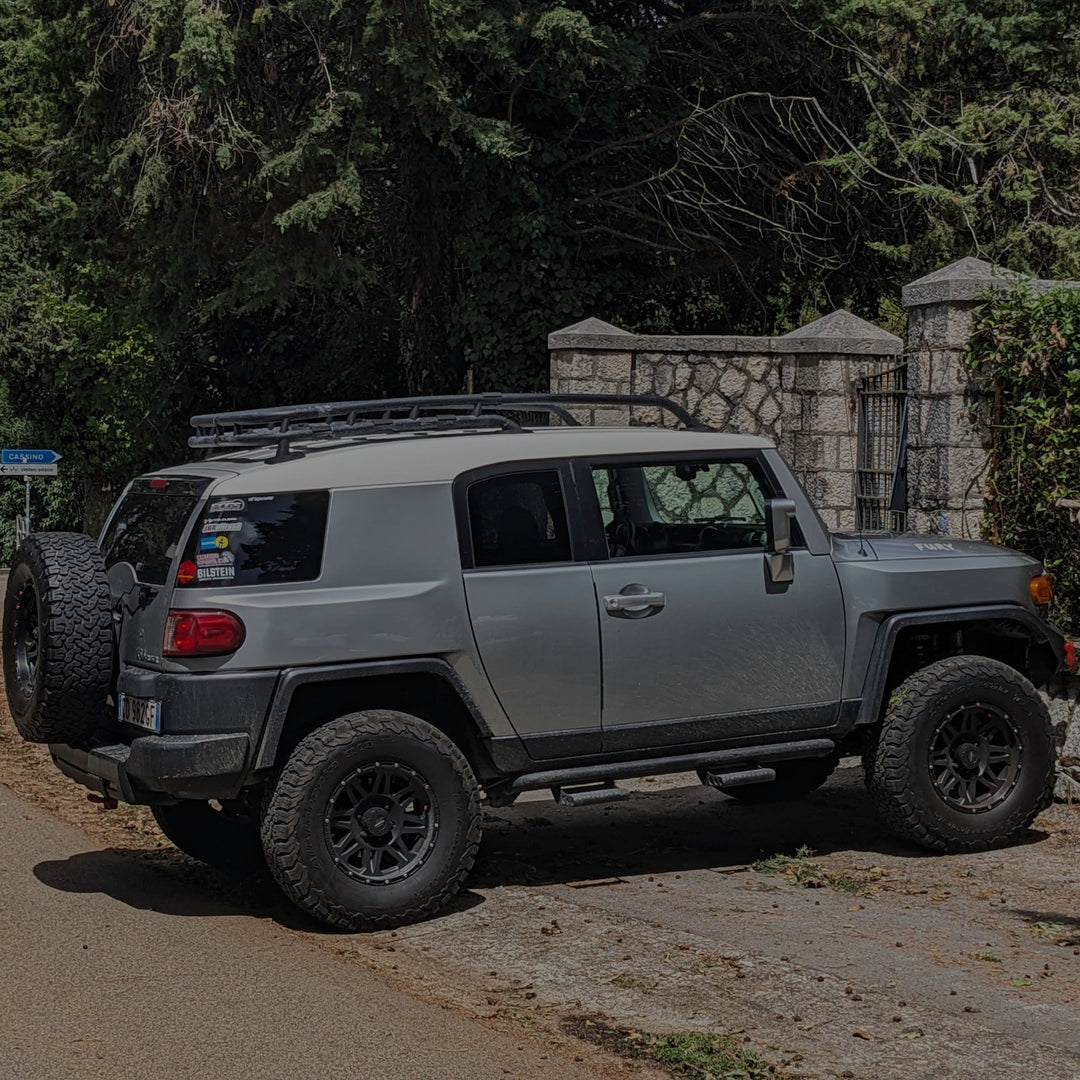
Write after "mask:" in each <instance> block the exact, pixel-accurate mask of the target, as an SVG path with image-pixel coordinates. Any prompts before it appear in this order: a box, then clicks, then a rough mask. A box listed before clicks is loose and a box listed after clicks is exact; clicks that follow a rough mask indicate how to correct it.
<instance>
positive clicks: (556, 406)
mask: <svg viewBox="0 0 1080 1080" xmlns="http://www.w3.org/2000/svg"><path fill="white" fill-rule="evenodd" d="M612 407H617V408H619V409H621V410H622V411H623V414H624V415H623V418H624V420H625V417H626V416H631V417H633V419H634V420H636V421H647V422H645V423H637V424H636V425H632V426H612V425H609V424H605V423H603V422H602V421H603V419H604V416H605V414H606V412H607V411H608V410H609V409H610V408H612ZM583 421H584V422H583ZM192 424H193V425H194V427H195V429H196V433H195V435H194V436H192V438H191V439H190V444H191V446H192V447H194V448H196V449H199V450H201V451H202V452H203V456H202V457H201V458H200V459H199V460H193V461H191V462H189V463H187V464H185V465H182V466H178V467H175V468H169V469H164V470H162V471H160V472H157V473H154V474H153V475H148V476H144V477H140V478H139V479H137V480H135V481H133V482H132V483H131V484H130V485H129V486H128V488H127V489H126V490H125V492H124V494H123V495H122V496H121V498H120V499H119V501H118V502H117V504H116V506H115V508H114V509H113V511H112V513H111V515H110V517H109V519H108V521H107V522H106V524H105V527H104V529H103V531H102V533H101V536H100V538H99V539H98V541H97V542H95V541H94V540H92V539H91V538H90V537H87V536H83V535H81V534H75V533H37V534H33V535H32V536H30V537H29V539H27V540H26V541H25V542H24V543H23V544H22V545H21V547H20V548H19V550H18V552H17V555H16V557H15V559H14V565H13V566H12V568H11V572H10V576H9V579H8V588H7V596H6V603H5V609H4V644H3V660H4V676H5V681H6V685H7V692H8V698H9V702H10V707H11V712H12V714H13V717H14V720H15V723H16V725H17V726H18V729H19V731H20V732H21V733H22V735H23V736H24V737H25V738H27V739H30V740H34V741H38V742H46V743H48V744H49V745H50V751H51V753H52V757H53V760H54V761H55V763H56V765H57V766H58V767H59V768H60V769H61V770H62V771H63V772H64V773H65V774H66V775H68V776H69V777H71V778H73V779H75V780H76V781H78V782H79V783H81V784H83V785H85V786H86V787H88V788H90V789H91V791H93V792H95V793H96V797H98V798H99V799H102V800H104V801H107V802H111V801H113V800H124V801H126V802H129V803H144V804H149V805H150V806H151V808H152V810H153V813H154V814H155V816H156V818H157V821H158V822H159V824H160V826H161V828H162V830H163V831H164V832H165V834H166V836H168V837H169V838H170V839H171V840H172V841H173V842H174V843H175V844H176V845H177V846H178V847H180V848H181V849H183V850H184V851H187V852H189V853H190V854H192V855H194V856H196V857H197V858H200V859H203V860H206V861H208V862H211V863H218V864H226V865H232V866H236V865H243V864H244V863H245V862H246V861H248V860H251V859H255V858H258V859H260V860H261V859H265V861H266V863H267V864H268V865H269V867H270V870H271V871H272V873H273V875H274V877H275V878H276V879H277V881H278V883H279V884H280V885H281V887H282V888H283V889H284V891H285V893H286V894H287V895H288V896H289V897H290V898H291V899H292V900H293V901H294V902H295V903H296V904H298V905H299V906H300V907H301V908H302V909H304V910H305V911H307V912H309V913H310V914H311V915H313V916H314V917H316V918H317V919H321V920H323V921H324V922H326V923H329V924H332V925H334V926H337V927H341V928H345V929H352V930H357V929H369V928H384V927H389V926H394V925H398V924H401V923H405V922H409V921H412V920H416V919H422V918H425V917H427V916H429V915H431V914H432V913H434V912H435V911H436V910H438V908H439V907H440V906H441V905H443V904H444V903H445V902H446V901H447V900H448V899H449V898H450V897H451V896H453V895H454V893H455V892H456V891H457V890H458V889H459V888H460V886H461V883H462V881H463V879H464V878H465V876H466V874H467V873H468V871H469V869H470V868H471V866H472V864H473V860H474V858H475V855H476V851H477V847H478V845H479V842H480V824H481V802H482V800H483V799H486V800H487V801H488V802H489V803H490V804H492V805H496V806H505V805H507V804H509V803H510V802H512V801H513V800H514V799H515V798H516V797H517V796H518V794H519V793H521V792H524V791H532V790H540V789H551V791H552V793H553V795H554V797H555V798H556V799H558V800H559V801H560V802H561V803H564V804H569V805H573V806H576V805H586V804H591V803H599V802H605V801H609V800H614V799H618V798H621V797H625V795H626V791H625V789H621V788H619V786H618V782H619V780H620V779H623V778H627V777H635V776H642V775H653V774H658V773H665V772H668V773H674V772H685V771H693V772H696V773H697V774H698V776H699V777H700V778H701V780H702V782H703V783H705V784H708V785H711V786H712V787H714V788H717V789H719V790H721V791H723V792H725V793H728V794H730V795H732V796H734V797H736V798H739V799H743V800H748V801H766V800H778V799H784V798H793V797H798V796H801V795H804V794H806V793H807V792H809V791H811V790H813V789H814V788H816V787H818V786H819V785H820V784H822V783H823V782H824V781H825V779H826V778H827V777H828V776H829V773H830V772H831V771H832V769H833V768H834V767H835V766H836V763H837V761H838V759H839V757H840V756H841V755H845V754H852V753H860V754H862V755H863V759H864V761H865V765H866V778H867V785H868V788H869V791H870V795H871V798H872V800H873V802H874V803H875V805H876V807H877V809H878V811H879V812H880V814H881V817H882V819H883V821H884V823H885V824H886V825H887V826H888V827H889V828H890V829H892V830H893V831H894V832H895V833H897V834H899V835H900V836H901V837H903V838H905V839H907V840H909V841H912V842H914V843H916V844H919V845H922V846H924V847H927V848H931V849H934V850H938V851H972V850H978V849H981V848H985V847H987V846H989V845H991V844H1000V843H1006V842H1008V841H1011V840H1014V839H1015V838H1016V837H1018V836H1019V835H1021V834H1022V832H1023V831H1024V830H1025V829H1026V828H1027V827H1028V825H1029V824H1030V823H1031V821H1032V819H1033V818H1034V817H1035V815H1036V814H1037V813H1038V812H1039V811H1040V810H1041V809H1042V808H1043V807H1044V806H1046V804H1047V803H1048V801H1049V800H1050V798H1051V793H1052V785H1053V773H1054V748H1053V745H1052V741H1051V736H1050V728H1049V720H1048V716H1047V711H1046V708H1045V706H1044V704H1043V702H1042V699H1041V697H1040V695H1039V694H1038V693H1037V692H1036V689H1035V688H1036V687H1037V686H1040V685H1042V684H1044V683H1045V682H1046V681H1047V680H1048V679H1049V678H1050V677H1051V676H1052V675H1053V674H1054V673H1055V672H1056V671H1057V670H1059V668H1060V667H1061V666H1062V664H1063V661H1064V657H1065V646H1064V642H1063V639H1062V635H1061V634H1060V633H1059V631H1058V630H1057V629H1056V628H1055V627H1054V626H1052V625H1051V624H1049V623H1047V622H1046V621H1044V615H1045V613H1046V606H1047V604H1048V603H1049V601H1050V582H1049V579H1048V578H1047V577H1046V576H1045V575H1044V574H1043V573H1042V569H1041V567H1040V566H1039V564H1038V563H1036V562H1035V561H1034V560H1032V559H1030V558H1027V557H1026V556H1024V555H1021V554H1018V553H1016V552H1014V551H1008V550H1004V549H1001V548H995V547H992V546H990V545H987V544H981V543H975V542H971V541H963V540H953V539H942V538H937V539H935V538H929V537H921V536H913V535H902V536H901V535H873V536H863V537H859V536H846V535H837V534H830V533H829V531H828V530H827V529H826V528H825V526H824V525H823V523H822V521H821V519H820V518H819V516H818V515H817V513H816V512H815V510H814V508H813V506H811V504H810V503H809V501H808V500H807V498H806V495H805V494H804V492H803V491H802V489H801V488H800V486H799V484H798V483H797V482H796V480H795V478H794V477H793V475H792V473H791V471H790V469H789V468H788V466H787V465H786V464H785V462H784V460H783V458H782V457H781V456H780V454H779V453H778V452H777V451H776V449H775V448H774V447H773V446H772V444H770V443H769V442H767V441H765V440H763V439H757V438H748V437H743V436H740V435H732V434H722V433H718V432H715V431H711V430H709V429H707V428H705V427H704V426H703V425H701V424H700V423H698V422H696V421H695V420H694V419H693V418H692V417H691V416H689V415H688V414H687V413H686V412H685V411H684V410H683V409H682V408H680V407H679V406H678V405H676V404H674V403H672V402H670V401H667V400H666V399H662V398H641V397H635V398H612V397H603V396H592V395H571V396H566V395H562V396H553V395H475V396H467V397H450V398H415V399H395V400H385V401H374V402H370V401H369V402H346V403H332V404H320V405H305V406H292V407H288V408H279V409H266V410H257V411H252V412H237V413H227V414H218V415H207V416H197V417H194V418H193V420H192Z"/></svg>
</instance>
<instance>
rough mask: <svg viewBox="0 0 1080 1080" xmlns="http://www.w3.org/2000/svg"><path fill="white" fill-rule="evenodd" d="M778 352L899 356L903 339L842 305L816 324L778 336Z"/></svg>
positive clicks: (775, 342) (776, 346)
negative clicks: (861, 317)
mask: <svg viewBox="0 0 1080 1080" xmlns="http://www.w3.org/2000/svg"><path fill="white" fill-rule="evenodd" d="M773 351H774V352H781V353H797V352H798V353H855V354H857V355H862V356H899V355H900V354H901V353H902V352H903V351H904V347H903V342H902V341H901V340H900V339H899V338H898V337H897V336H896V335H895V334H890V333H889V332H888V331H887V330H882V329H881V327H880V326H875V325H874V324H873V323H872V322H867V321H866V320H865V319H860V318H859V316H858V315H853V314H852V313H851V312H850V311H845V310H844V309H843V308H838V309H837V310H836V311H834V312H832V313H831V314H829V315H823V316H822V317H821V318H820V319H815V320H814V321H813V322H812V323H807V324H806V325H805V326H800V327H799V329H798V330H792V331H791V333H789V334H783V335H782V336H781V337H778V338H776V339H774V345H773Z"/></svg>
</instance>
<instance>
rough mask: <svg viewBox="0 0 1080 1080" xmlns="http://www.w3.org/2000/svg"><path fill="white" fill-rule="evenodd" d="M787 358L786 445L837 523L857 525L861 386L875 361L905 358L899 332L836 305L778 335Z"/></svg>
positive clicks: (823, 510) (802, 478)
mask: <svg viewBox="0 0 1080 1080" xmlns="http://www.w3.org/2000/svg"><path fill="white" fill-rule="evenodd" d="M773 346H774V349H775V351H776V352H777V353H778V354H779V357H780V362H781V368H780V369H781V380H782V386H783V421H782V435H781V437H780V449H781V451H782V452H783V454H784V456H785V457H786V458H787V460H788V463H789V464H790V465H791V467H792V469H793V470H794V472H795V475H796V476H797V477H798V478H799V482H800V483H801V484H802V485H803V487H804V488H806V491H807V494H808V495H809V496H810V501H811V502H813V504H814V505H815V506H816V507H817V509H818V512H819V513H820V514H821V516H822V517H823V518H824V519H825V524H826V525H828V526H829V528H831V529H854V528H855V526H856V520H855V492H856V464H857V444H858V426H857V425H858V417H857V405H858V387H859V381H860V379H861V378H862V377H863V376H864V375H865V374H866V373H867V372H868V371H870V370H871V369H875V370H876V369H880V368H881V367H883V366H885V365H886V364H887V363H889V362H892V363H899V357H900V354H901V352H902V348H903V346H902V343H901V341H900V339H899V338H898V337H896V336H895V335H894V334H889V333H887V332H886V331H884V330H882V329H881V327H879V326H874V324H873V323H869V322H867V321H866V320H865V319H860V318H859V317H858V316H857V315H852V314H851V312H849V311H844V310H839V311H834V312H833V313H832V314H831V315H826V316H824V317H823V318H821V319H817V320H816V321H815V322H812V323H809V324H808V325H806V326H803V327H800V328H799V329H798V330H793V331H792V332H791V333H790V334H784V335H783V337H779V338H775V339H774V341H773Z"/></svg>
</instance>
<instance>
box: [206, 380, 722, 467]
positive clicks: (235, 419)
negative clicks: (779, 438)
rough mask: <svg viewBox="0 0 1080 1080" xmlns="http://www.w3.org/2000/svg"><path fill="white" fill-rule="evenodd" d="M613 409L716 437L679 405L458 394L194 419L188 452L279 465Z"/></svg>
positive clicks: (651, 399) (641, 399)
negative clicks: (240, 452) (375, 444)
mask: <svg viewBox="0 0 1080 1080" xmlns="http://www.w3.org/2000/svg"><path fill="white" fill-rule="evenodd" d="M614 405H635V406H638V407H651V408H657V409H662V410H664V411H666V412H669V413H671V414H672V416H674V418H675V419H676V420H677V421H678V422H679V423H680V424H682V425H683V426H685V427H687V428H690V429H692V430H696V431H709V430H711V429H710V428H708V427H707V426H706V425H705V424H702V423H701V422H700V421H699V420H695V419H694V417H692V416H691V415H690V413H688V412H687V411H686V410H685V409H684V408H683V407H682V406H681V405H678V404H677V403H676V402H674V401H671V400H670V399H668V398H665V397H657V396H655V395H633V394H455V395H448V396H445V397H403V398H382V399H378V400H372V401H324V402H317V403H312V404H309V405H284V406H281V407H279V408H270V409H249V410H247V411H242V412H224V413H203V414H202V415H200V416H193V417H192V418H191V426H192V427H193V428H195V434H194V435H192V436H191V437H190V438H189V439H188V445H189V446H191V447H193V448H195V449H199V450H205V451H209V450H224V449H233V448H236V447H253V446H273V445H275V444H276V445H277V455H276V456H277V457H278V458H284V457H288V456H290V454H291V453H292V452H291V451H290V449H289V444H290V442H292V441H293V440H300V441H303V442H319V441H326V440H331V439H342V438H355V437H362V436H365V435H398V434H410V433H418V434H419V433H438V432H444V431H521V430H522V428H523V426H524V425H522V424H521V423H520V422H519V421H517V420H513V419H511V418H510V417H509V416H506V415H504V414H505V413H508V412H509V413H532V412H539V413H547V414H548V415H549V416H553V417H556V418H557V419H559V420H561V421H562V422H563V424H567V425H571V426H580V425H579V422H578V420H577V419H576V418H575V417H574V416H573V415H572V414H571V413H570V411H569V410H570V409H572V408H575V407H589V408H603V407H610V406H614Z"/></svg>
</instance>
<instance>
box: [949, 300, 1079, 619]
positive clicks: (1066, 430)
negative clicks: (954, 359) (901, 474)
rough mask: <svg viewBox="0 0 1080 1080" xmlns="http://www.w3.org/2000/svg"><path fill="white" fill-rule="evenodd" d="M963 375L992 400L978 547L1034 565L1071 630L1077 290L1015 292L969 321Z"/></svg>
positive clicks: (1075, 611) (1075, 587) (1074, 607)
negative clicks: (978, 382) (1019, 554)
mask: <svg viewBox="0 0 1080 1080" xmlns="http://www.w3.org/2000/svg"><path fill="white" fill-rule="evenodd" d="M965 360H966V363H967V366H968V369H969V370H970V371H971V372H973V373H975V374H976V375H977V376H978V377H980V379H982V380H983V381H984V383H985V385H986V387H987V388H988V389H989V390H990V391H991V392H992V394H993V397H992V399H991V405H992V409H993V446H992V450H991V456H990V463H989V470H988V475H987V486H986V516H985V518H984V521H983V530H984V534H985V535H986V538H987V539H989V540H992V541H994V542H995V543H998V544H1005V545H1007V546H1009V547H1014V548H1018V549H1019V550H1021V551H1023V552H1025V553H1027V554H1029V555H1032V556H1034V557H1035V558H1037V559H1041V560H1042V562H1043V563H1044V565H1045V566H1046V568H1047V570H1049V571H1050V572H1051V573H1053V574H1054V577H1055V599H1054V605H1053V608H1052V610H1051V617H1052V618H1053V619H1054V620H1055V621H1056V622H1058V623H1059V624H1061V625H1062V626H1064V627H1065V628H1066V629H1069V630H1071V631H1074V632H1077V631H1080V522H1073V521H1072V520H1070V513H1069V510H1068V509H1067V508H1065V507H1062V506H1061V505H1059V500H1062V499H1065V500H1078V501H1080V290H1078V289H1056V290H1054V291H1052V292H1047V293H1044V294H1042V295H1032V293H1031V291H1030V290H1029V289H1028V288H1027V287H1023V286H1019V287H1016V288H1014V289H1012V290H1010V291H1008V292H1001V293H997V294H995V295H993V296H990V297H988V298H987V299H986V300H984V301H983V303H982V304H981V305H980V307H979V308H978V309H977V310H976V313H975V322H974V325H973V327H972V334H971V341H970V345H969V347H968V351H967V355H966V358H965Z"/></svg>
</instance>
